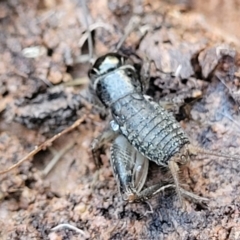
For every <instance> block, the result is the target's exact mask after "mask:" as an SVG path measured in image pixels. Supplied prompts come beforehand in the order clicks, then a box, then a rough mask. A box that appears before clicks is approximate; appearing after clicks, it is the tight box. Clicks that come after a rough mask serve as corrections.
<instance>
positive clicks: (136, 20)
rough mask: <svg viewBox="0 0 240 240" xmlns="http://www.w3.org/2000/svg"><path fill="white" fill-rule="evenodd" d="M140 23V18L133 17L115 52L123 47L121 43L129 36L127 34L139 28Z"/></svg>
mask: <svg viewBox="0 0 240 240" xmlns="http://www.w3.org/2000/svg"><path fill="white" fill-rule="evenodd" d="M140 21H141V18H140V17H138V16H133V17H132V18H131V19H130V21H129V23H128V25H127V26H126V28H125V30H124V35H123V37H122V38H121V39H120V41H119V43H118V45H117V47H116V49H115V51H118V50H119V49H120V48H121V46H122V45H123V43H124V42H125V40H126V38H127V37H128V36H129V34H130V33H131V32H132V31H134V30H135V29H136V27H138V26H139V24H140Z"/></svg>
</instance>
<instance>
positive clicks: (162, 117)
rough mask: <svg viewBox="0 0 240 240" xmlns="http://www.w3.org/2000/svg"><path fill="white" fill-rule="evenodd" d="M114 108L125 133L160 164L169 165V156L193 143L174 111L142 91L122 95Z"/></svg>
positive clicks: (137, 146)
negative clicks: (149, 98) (163, 106)
mask: <svg viewBox="0 0 240 240" xmlns="http://www.w3.org/2000/svg"><path fill="white" fill-rule="evenodd" d="M111 109H112V114H113V118H114V119H115V121H116V122H117V123H118V124H119V126H120V131H121V133H122V134H123V135H124V136H125V137H126V138H127V139H128V141H129V142H130V143H131V144H132V145H133V146H134V147H135V148H136V149H137V150H138V151H139V152H141V153H142V154H143V155H144V156H146V157H147V158H149V159H150V160H152V161H154V162H155V163H157V164H158V165H167V163H168V160H169V159H170V158H171V157H172V156H173V155H174V154H176V153H178V152H179V151H180V149H181V148H182V147H183V146H184V145H185V144H187V143H189V140H188V137H187V136H186V134H185V133H184V132H183V130H182V128H181V127H180V125H179V124H178V122H177V121H176V120H175V119H174V117H173V116H172V114H171V113H169V112H167V111H166V110H165V109H164V108H162V107H161V106H160V105H158V104H157V103H155V102H151V101H148V100H147V99H145V97H144V96H143V95H141V94H138V93H133V94H131V95H128V96H126V97H124V98H122V99H119V100H118V101H117V102H115V103H114V104H113V105H112V107H111Z"/></svg>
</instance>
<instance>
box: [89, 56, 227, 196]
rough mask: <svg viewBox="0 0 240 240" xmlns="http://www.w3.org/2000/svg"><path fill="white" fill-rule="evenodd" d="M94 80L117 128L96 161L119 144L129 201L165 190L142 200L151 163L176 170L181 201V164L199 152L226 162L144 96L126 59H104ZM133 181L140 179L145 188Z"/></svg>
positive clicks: (117, 168) (118, 167) (119, 171)
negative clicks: (110, 143) (136, 168)
mask: <svg viewBox="0 0 240 240" xmlns="http://www.w3.org/2000/svg"><path fill="white" fill-rule="evenodd" d="M89 77H90V79H91V84H92V87H93V89H94V91H95V93H96V95H97V97H98V98H99V99H100V101H101V102H102V104H103V105H104V106H105V107H107V108H108V109H109V110H110V112H111V115H112V118H113V120H112V121H111V127H110V128H109V129H108V130H106V131H105V132H104V133H103V134H102V135H101V136H99V137H98V138H97V139H96V140H95V141H94V143H93V146H92V147H93V154H94V155H95V157H96V153H97V150H98V149H99V148H100V147H102V145H103V144H104V143H105V142H106V141H110V140H114V139H115V141H114V143H113V146H112V149H111V152H112V154H111V156H112V159H111V163H112V166H113V170H114V173H115V176H116V178H117V179H118V180H119V182H120V183H119V185H120V190H122V192H124V193H126V194H127V193H128V194H127V195H128V198H127V200H128V201H134V200H141V199H146V198H147V196H151V195H154V194H155V193H156V192H158V191H159V189H160V188H161V187H162V186H161V187H160V186H158V187H157V186H155V187H153V188H152V189H149V190H148V192H147V193H145V195H144V194H142V193H141V196H140V195H139V191H140V189H141V188H142V183H143V182H145V180H146V173H145V171H146V169H148V164H147V163H146V162H145V161H148V159H149V160H150V161H154V162H155V163H156V164H158V165H162V166H165V167H168V168H169V169H170V171H171V173H172V175H173V179H174V184H175V187H176V190H177V193H178V196H179V198H180V200H181V188H180V187H179V181H178V173H177V172H178V163H180V164H183V163H186V161H188V159H189V157H190V156H191V155H195V154H197V153H198V152H202V153H208V154H212V155H217V156H224V155H222V154H216V153H214V152H211V151H206V150H204V149H200V148H198V147H195V146H192V145H191V144H190V140H189V138H188V137H187V135H186V134H185V133H184V131H183V129H182V128H181V126H180V125H179V123H178V122H177V121H176V120H175V119H174V117H173V115H172V114H171V113H169V112H167V111H166V110H165V109H164V108H163V107H161V106H160V105H159V104H157V103H155V102H153V101H150V100H149V98H148V97H147V96H145V95H144V94H143V88H142V84H141V81H140V77H139V74H138V73H137V71H136V70H135V68H134V67H133V66H132V65H130V64H128V63H127V61H126V59H125V58H124V57H122V56H121V55H119V54H116V53H108V54H106V55H105V56H103V57H100V58H99V59H98V60H97V61H96V62H95V64H94V65H93V68H92V69H91V70H90V71H89ZM120 143H121V144H122V147H121V144H120ZM132 147H134V149H135V150H134V151H136V153H134V154H138V156H137V157H136V156H135V157H134V156H132V154H133V152H134V151H133V150H131V151H130V150H128V149H131V148H132ZM117 149H118V150H117ZM121 153H122V154H121ZM121 155H122V156H121ZM144 157H145V158H144ZM120 159H121V160H120ZM144 159H145V160H144ZM135 164H139V166H140V172H139V173H138V172H136V171H134V170H133V169H134V165H135ZM131 165H132V166H131ZM131 174H132V176H131ZM133 178H135V179H139V183H138V182H137V181H136V180H133ZM133 185H135V186H133ZM124 189H125V190H124ZM129 189H131V190H129Z"/></svg>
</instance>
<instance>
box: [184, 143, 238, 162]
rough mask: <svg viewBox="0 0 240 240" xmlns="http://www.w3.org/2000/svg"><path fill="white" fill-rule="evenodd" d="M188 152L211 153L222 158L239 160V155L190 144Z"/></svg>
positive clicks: (195, 153)
mask: <svg viewBox="0 0 240 240" xmlns="http://www.w3.org/2000/svg"><path fill="white" fill-rule="evenodd" d="M189 151H190V154H193V155H197V154H198V153H200V154H206V155H211V156H216V157H223V158H228V159H232V160H240V156H236V155H232V154H228V153H224V152H216V151H212V150H207V149H204V148H201V147H197V146H192V145H191V146H190V147H189Z"/></svg>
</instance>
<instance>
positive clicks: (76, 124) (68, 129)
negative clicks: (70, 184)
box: [0, 115, 86, 174]
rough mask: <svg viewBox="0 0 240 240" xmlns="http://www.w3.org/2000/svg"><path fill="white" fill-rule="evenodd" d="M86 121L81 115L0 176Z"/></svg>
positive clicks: (84, 116) (4, 171)
mask: <svg viewBox="0 0 240 240" xmlns="http://www.w3.org/2000/svg"><path fill="white" fill-rule="evenodd" d="M85 119H86V115H83V117H81V118H80V119H78V120H77V121H76V122H74V123H73V124H72V125H71V126H70V127H68V128H66V129H65V130H63V131H62V132H60V133H58V134H56V135H54V136H53V137H52V138H50V139H49V140H47V141H45V142H44V143H42V144H41V145H39V146H36V147H35V149H34V150H32V151H31V152H30V153H29V154H28V155H27V156H25V157H24V158H22V159H21V160H20V161H18V162H17V163H16V164H13V165H12V166H11V167H9V168H8V169H6V170H3V171H1V172H0V174H4V173H7V172H9V171H11V170H13V169H14V168H16V167H18V166H19V165H21V164H22V163H23V162H25V161H27V160H28V159H29V158H31V157H33V156H34V155H35V154H37V153H38V152H40V151H41V150H43V149H45V148H46V147H48V146H50V145H51V144H52V142H54V141H55V140H56V139H58V138H59V137H61V136H62V135H64V134H66V133H68V132H70V131H72V130H73V129H74V128H76V127H77V126H79V125H80V124H81V123H82V122H83V121H84V120H85Z"/></svg>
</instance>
